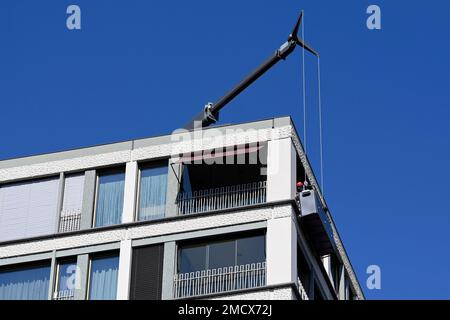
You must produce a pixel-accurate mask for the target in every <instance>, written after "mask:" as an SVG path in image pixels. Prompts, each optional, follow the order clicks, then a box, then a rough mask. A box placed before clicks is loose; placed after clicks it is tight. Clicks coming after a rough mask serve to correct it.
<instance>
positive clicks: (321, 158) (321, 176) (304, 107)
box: [302, 16, 324, 194]
mask: <svg viewBox="0 0 450 320" xmlns="http://www.w3.org/2000/svg"><path fill="white" fill-rule="evenodd" d="M302 39H303V41H305V42H306V40H305V17H304V16H303V22H302ZM317 82H318V83H317V85H318V90H317V92H318V109H319V110H318V111H319V144H320V148H319V149H320V151H319V152H320V189H321V191H322V194H324V178H323V127H322V92H321V90H322V89H321V71H320V57H319V56H318V57H317ZM302 84H303V146H304V150H305V154H306V153H307V141H306V131H307V130H306V72H305V48H302ZM305 182H306V175H305Z"/></svg>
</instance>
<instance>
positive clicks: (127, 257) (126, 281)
mask: <svg viewBox="0 0 450 320" xmlns="http://www.w3.org/2000/svg"><path fill="white" fill-rule="evenodd" d="M131 260H132V247H131V240H122V241H121V242H120V255H119V274H118V277H117V300H128V299H129V294H130V280H131Z"/></svg>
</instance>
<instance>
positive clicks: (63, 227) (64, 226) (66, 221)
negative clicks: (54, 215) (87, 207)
mask: <svg viewBox="0 0 450 320" xmlns="http://www.w3.org/2000/svg"><path fill="white" fill-rule="evenodd" d="M80 222H81V211H80V210H73V211H62V212H61V216H60V218H59V232H70V231H77V230H80Z"/></svg>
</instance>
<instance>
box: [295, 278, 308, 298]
mask: <svg viewBox="0 0 450 320" xmlns="http://www.w3.org/2000/svg"><path fill="white" fill-rule="evenodd" d="M297 289H298V292H299V293H300V299H302V300H309V297H308V294H307V293H306V290H305V287H304V286H303V284H302V282H301V281H300V278H297Z"/></svg>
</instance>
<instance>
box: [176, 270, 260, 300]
mask: <svg viewBox="0 0 450 320" xmlns="http://www.w3.org/2000/svg"><path fill="white" fill-rule="evenodd" d="M265 285H266V263H265V262H261V263H252V264H246V265H240V266H234V267H225V268H217V269H209V270H202V271H197V272H190V273H181V274H176V275H175V277H174V297H175V298H185V297H195V296H200V295H206V294H213V293H220V292H228V291H235V290H241V289H249V288H257V287H263V286H265Z"/></svg>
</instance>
